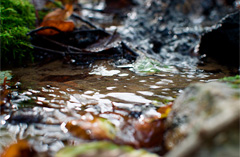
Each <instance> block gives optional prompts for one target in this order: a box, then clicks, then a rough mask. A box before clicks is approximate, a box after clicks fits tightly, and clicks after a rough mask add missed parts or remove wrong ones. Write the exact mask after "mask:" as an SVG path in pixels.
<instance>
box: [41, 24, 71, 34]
mask: <svg viewBox="0 0 240 157" xmlns="http://www.w3.org/2000/svg"><path fill="white" fill-rule="evenodd" d="M41 26H42V27H55V28H57V29H58V30H60V31H62V32H71V31H73V30H74V27H75V25H74V23H73V22H72V21H58V20H48V21H45V22H44V23H42V24H41ZM37 33H38V34H39V35H56V34H58V33H59V32H58V31H56V30H54V29H44V30H40V31H38V32H37Z"/></svg>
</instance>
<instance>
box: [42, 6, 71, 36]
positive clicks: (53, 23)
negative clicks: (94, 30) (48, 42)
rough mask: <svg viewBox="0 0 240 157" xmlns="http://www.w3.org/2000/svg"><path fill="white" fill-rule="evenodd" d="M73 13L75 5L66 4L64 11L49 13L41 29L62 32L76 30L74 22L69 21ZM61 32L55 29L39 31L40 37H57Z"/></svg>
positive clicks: (57, 10) (58, 10)
mask: <svg viewBox="0 0 240 157" xmlns="http://www.w3.org/2000/svg"><path fill="white" fill-rule="evenodd" d="M72 13H73V5H72V4H66V5H65V7H64V9H60V8H58V9H56V10H54V11H52V12H50V13H48V14H47V15H46V16H45V17H44V18H43V22H42V23H41V24H40V27H54V28H56V29H58V30H60V31H62V32H71V31H73V30H74V27H75V25H74V22H73V21H67V19H68V18H69V17H70V16H71V15H72ZM58 33H59V32H58V31H56V30H54V29H44V30H40V31H38V34H40V35H56V34H58Z"/></svg>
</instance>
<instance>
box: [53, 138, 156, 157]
mask: <svg viewBox="0 0 240 157" xmlns="http://www.w3.org/2000/svg"><path fill="white" fill-rule="evenodd" d="M66 156H67V157H76V156H78V157H87V156H88V157H90V156H97V157H116V156H124V157H157V156H158V155H157V154H153V153H149V152H147V151H146V150H143V149H138V150H135V149H134V148H132V147H130V146H118V145H115V144H113V143H111V142H106V141H101V142H91V143H85V144H81V145H78V146H68V147H65V148H63V149H61V150H60V151H59V152H58V153H57V154H56V157H66Z"/></svg>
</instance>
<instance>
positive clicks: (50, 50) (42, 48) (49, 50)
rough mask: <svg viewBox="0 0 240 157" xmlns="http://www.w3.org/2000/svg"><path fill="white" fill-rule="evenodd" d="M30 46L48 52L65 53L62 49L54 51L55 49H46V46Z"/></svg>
mask: <svg viewBox="0 0 240 157" xmlns="http://www.w3.org/2000/svg"><path fill="white" fill-rule="evenodd" d="M31 46H32V47H34V48H36V49H40V50H44V51H48V52H52V53H57V54H61V55H63V56H65V54H66V53H65V52H63V51H56V50H52V49H48V48H44V47H40V46H36V45H31Z"/></svg>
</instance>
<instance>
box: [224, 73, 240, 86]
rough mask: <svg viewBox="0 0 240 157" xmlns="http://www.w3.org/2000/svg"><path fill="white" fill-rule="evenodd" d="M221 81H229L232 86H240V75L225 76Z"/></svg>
mask: <svg viewBox="0 0 240 157" xmlns="http://www.w3.org/2000/svg"><path fill="white" fill-rule="evenodd" d="M221 81H224V82H227V83H228V84H230V85H231V86H232V88H240V75H236V76H231V77H224V78H222V79H221Z"/></svg>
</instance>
